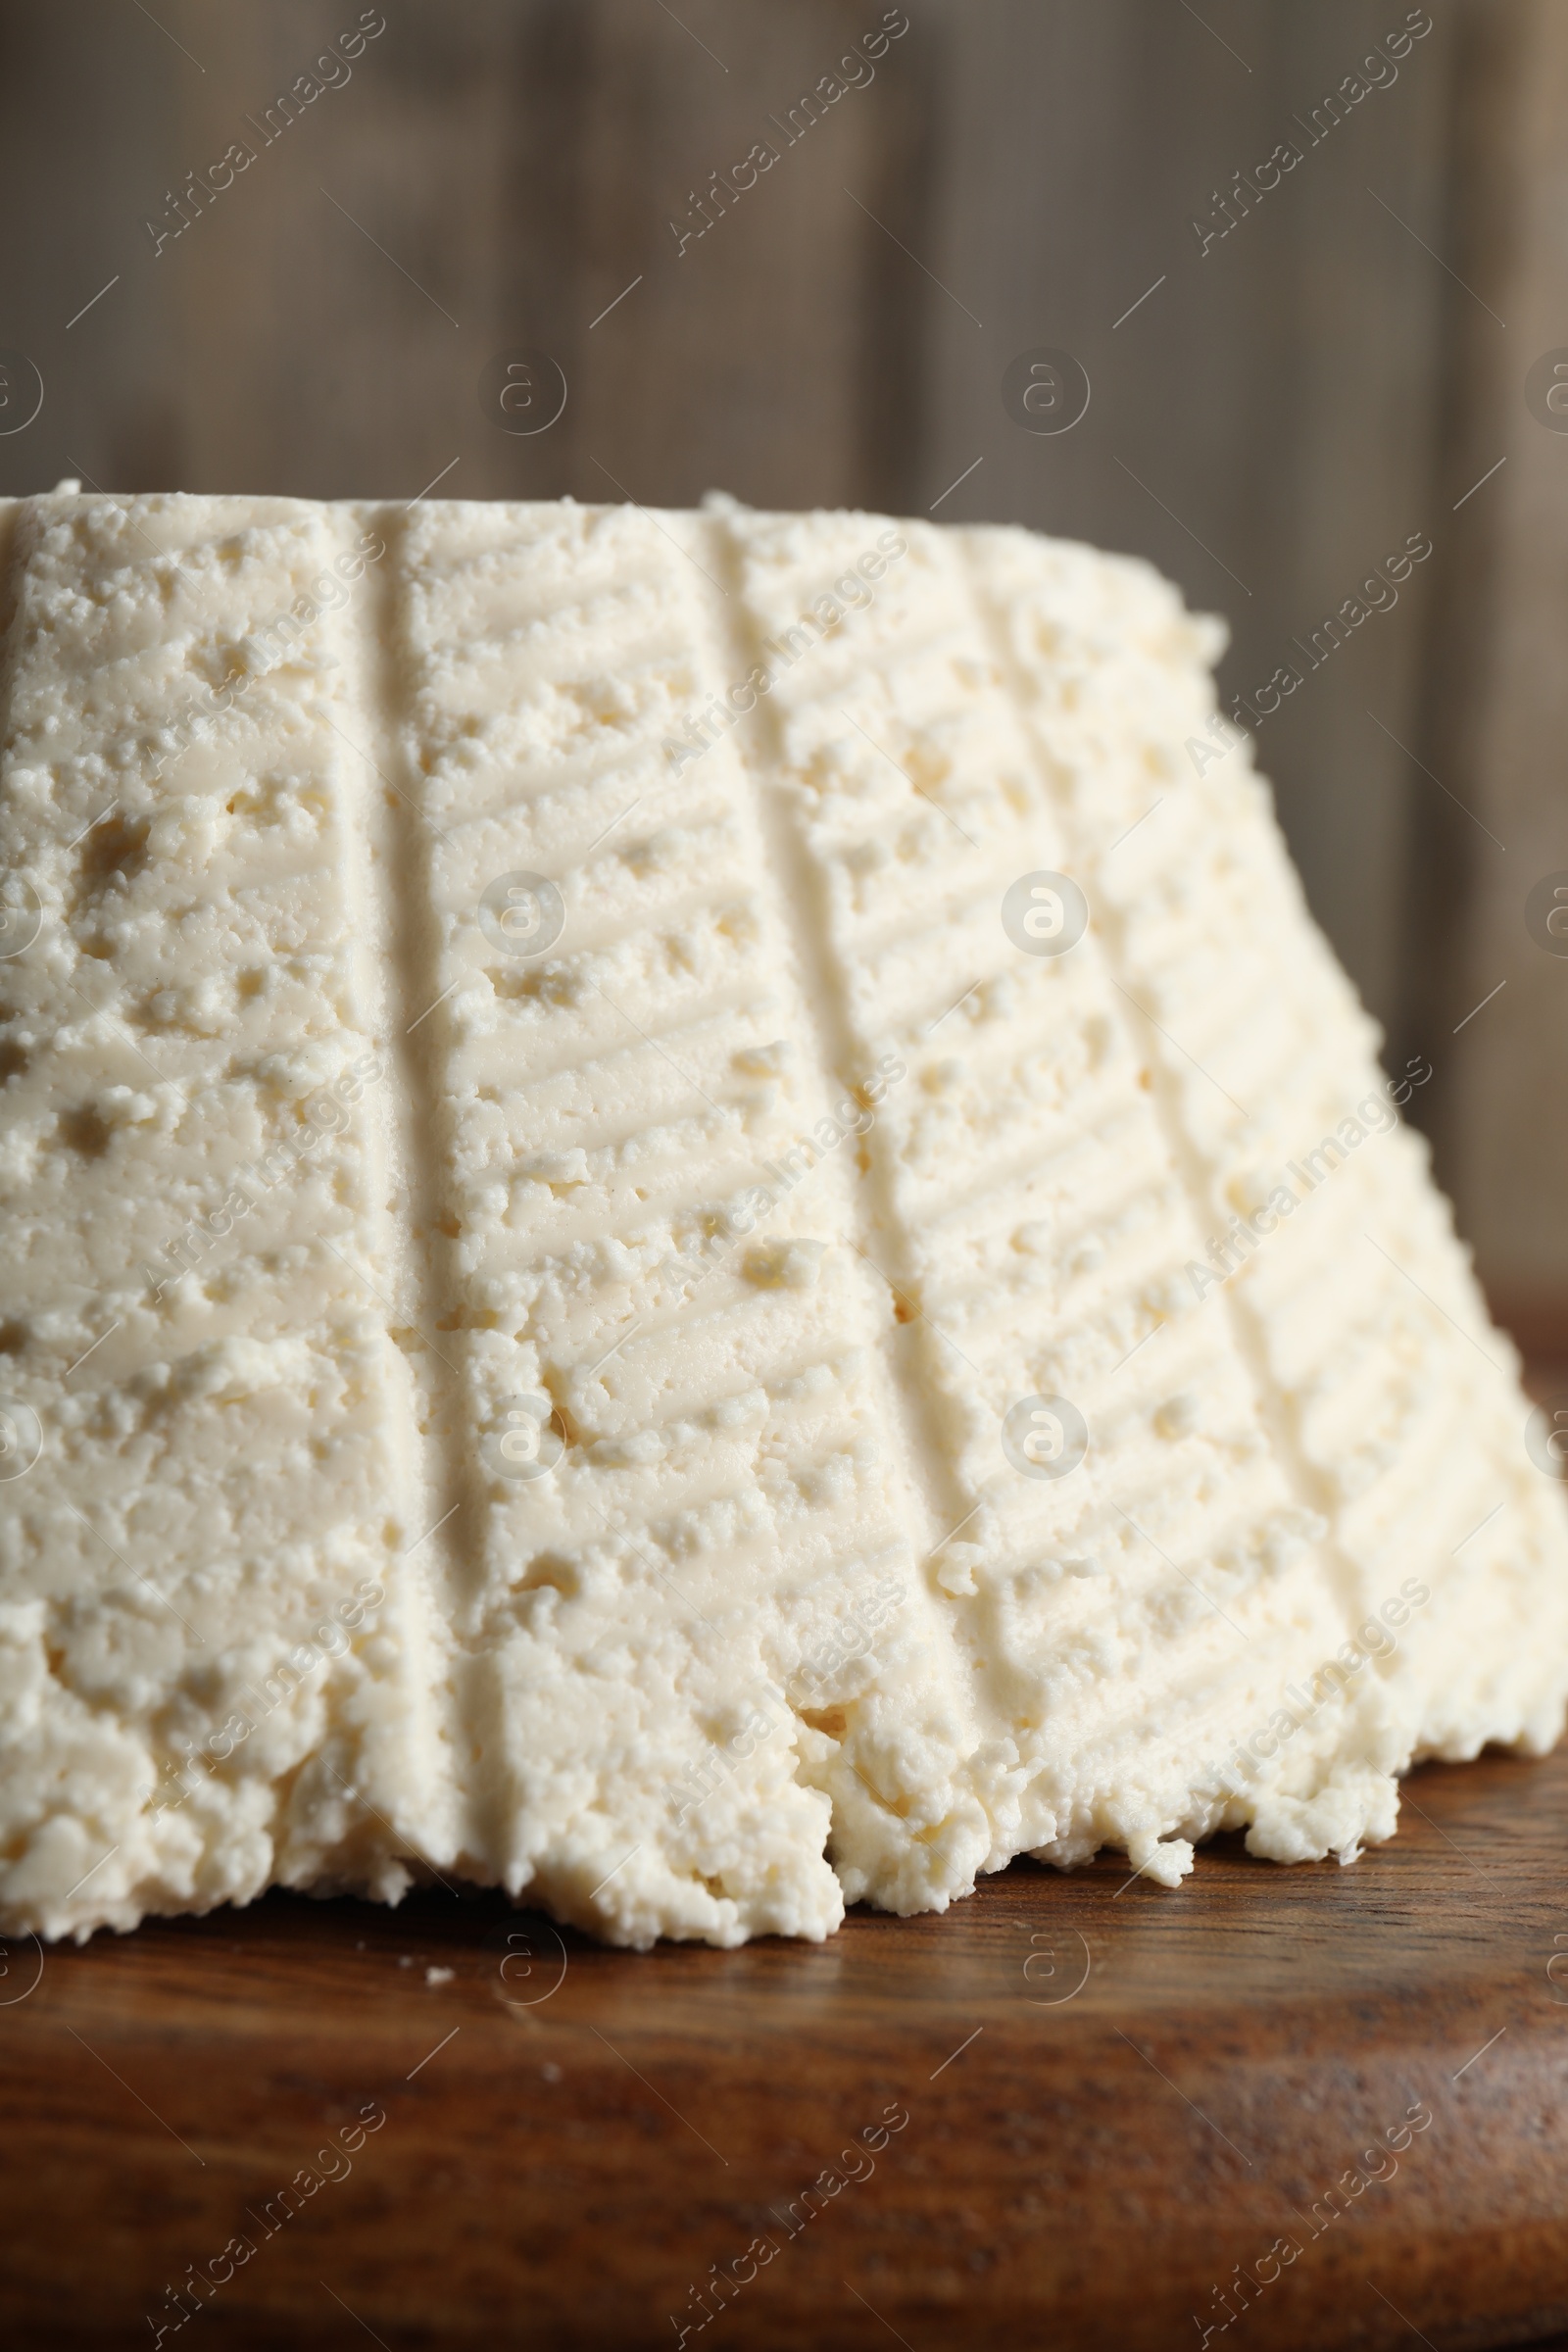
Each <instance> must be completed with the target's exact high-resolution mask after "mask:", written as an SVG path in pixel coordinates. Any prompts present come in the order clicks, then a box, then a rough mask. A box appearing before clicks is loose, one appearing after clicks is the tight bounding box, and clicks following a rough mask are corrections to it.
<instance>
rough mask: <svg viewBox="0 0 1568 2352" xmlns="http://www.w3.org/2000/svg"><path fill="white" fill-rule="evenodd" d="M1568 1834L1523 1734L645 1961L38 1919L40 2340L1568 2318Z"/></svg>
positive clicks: (13, 2155)
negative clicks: (794, 1927)
mask: <svg viewBox="0 0 1568 2352" xmlns="http://www.w3.org/2000/svg"><path fill="white" fill-rule="evenodd" d="M1565 1833H1568V1754H1559V1755H1557V1756H1556V1757H1553V1758H1551V1759H1549V1760H1548V1761H1546V1762H1544V1763H1540V1764H1531V1763H1527V1762H1521V1761H1518V1760H1515V1759H1512V1758H1502V1757H1496V1758H1492V1757H1489V1758H1484V1759H1482V1760H1481V1761H1480V1762H1478V1763H1476V1764H1473V1765H1467V1766H1449V1767H1441V1766H1438V1767H1429V1768H1426V1769H1424V1770H1423V1771H1421V1772H1419V1773H1418V1774H1416V1775H1415V1776H1414V1778H1413V1779H1412V1780H1411V1781H1410V1783H1409V1784H1408V1787H1407V1795H1406V1802H1405V1807H1404V1817H1403V1822H1402V1826H1401V1829H1400V1833H1399V1836H1398V1837H1397V1839H1396V1840H1395V1841H1394V1842H1393V1843H1392V1844H1390V1845H1388V1846H1385V1847H1382V1848H1380V1849H1379V1850H1377V1851H1376V1852H1373V1853H1369V1854H1368V1855H1366V1856H1365V1857H1364V1858H1363V1859H1362V1860H1361V1861H1360V1862H1359V1863H1358V1864H1357V1865H1356V1866H1355V1867H1354V1868H1353V1869H1349V1870H1342V1869H1340V1868H1339V1867H1337V1866H1336V1865H1334V1864H1327V1865H1323V1866H1319V1867H1316V1868H1306V1869H1299V1870H1281V1869H1278V1868H1276V1867H1274V1866H1273V1865H1271V1864H1267V1863H1259V1862H1253V1861H1250V1860H1249V1859H1248V1857H1247V1856H1246V1855H1245V1854H1244V1853H1243V1852H1242V1851H1241V1848H1240V1842H1239V1840H1235V1839H1231V1840H1222V1841H1220V1843H1219V1844H1218V1845H1217V1846H1215V1847H1212V1848H1210V1849H1208V1850H1206V1851H1205V1852H1204V1853H1202V1854H1201V1856H1200V1860H1199V1867H1198V1871H1197V1874H1196V1877H1195V1878H1194V1879H1193V1880H1192V1881H1190V1882H1189V1884H1188V1886H1187V1887H1185V1889H1183V1890H1182V1891H1181V1892H1180V1893H1178V1894H1174V1895H1173V1894H1168V1893H1165V1892H1163V1891H1161V1890H1160V1889H1159V1888H1157V1887H1152V1886H1151V1885H1150V1884H1149V1883H1148V1882H1147V1881H1144V1880H1137V1881H1134V1882H1131V1883H1129V1882H1128V1880H1127V1876H1126V1868H1125V1864H1121V1863H1117V1862H1115V1861H1112V1860H1110V1859H1108V1858H1107V1859H1103V1860H1102V1861H1100V1862H1099V1863H1097V1864H1096V1865H1094V1866H1093V1867H1092V1868H1089V1869H1086V1870H1084V1871H1081V1872H1078V1873H1076V1874H1074V1875H1072V1876H1060V1875H1058V1874H1056V1873H1054V1872H1050V1871H1047V1870H1044V1869H1039V1868H1036V1867H1034V1866H1032V1865H1029V1864H1027V1863H1023V1864H1015V1865H1014V1866H1013V1867H1012V1868H1011V1869H1010V1870H1008V1871H1007V1872H1006V1873H1005V1874H1003V1875H1002V1876H1000V1877H998V1878H996V1879H993V1880H991V1881H990V1882H988V1883H987V1884H986V1885H985V1886H984V1887H982V1888H981V1889H980V1891H979V1892H978V1893H977V1894H976V1895H975V1896H974V1897H973V1898H972V1899H971V1900H970V1901H968V1902H965V1903H961V1904H959V1905H958V1906H957V1907H956V1909H955V1910H953V1911H952V1912H951V1913H949V1914H948V1915H947V1916H946V1917H945V1918H929V1917H927V1918H919V1919H913V1920H907V1921H898V1920H893V1919H889V1918H886V1917H882V1916H874V1915H867V1914H861V1913H857V1914H855V1915H852V1917H851V1918H850V1919H849V1921H848V1922H847V1923H846V1925H845V1927H844V1929H843V1931H842V1933H841V1934H840V1935H839V1936H837V1937H836V1938H834V1939H833V1940H832V1941H830V1942H828V1943H827V1944H825V1945H822V1946H819V1947H811V1946H802V1945H797V1944H786V1943H782V1942H777V1941H768V1942H763V1943H758V1944H753V1945H751V1946H749V1947H747V1948H745V1949H743V1950H740V1951H735V1952H728V1953H724V1952H713V1951H710V1950H707V1949H705V1948H697V1947H673V1946H667V1945H666V1946H662V1947H660V1948H659V1949H658V1950H657V1951H656V1952H654V1953H652V1954H649V1955H646V1956H637V1955H634V1954H628V1953H616V1952H611V1951H606V1950H601V1949H598V1948H595V1947H592V1946H590V1945H588V1944H586V1943H584V1942H583V1941H581V1940H580V1939H579V1938H577V1937H575V1936H569V1935H568V1936H564V1937H562V1936H558V1935H557V1933H556V1931H555V1930H553V1929H552V1928H550V1927H549V1926H548V1925H546V1924H544V1923H542V1922H541V1921H539V1920H538V1919H536V1918H534V1917H533V1916H532V1915H529V1914H522V1913H514V1912H509V1911H507V1910H506V1909H505V1908H504V1907H503V1906H502V1905H501V1904H500V1903H499V1902H497V1901H495V1900H494V1899H492V1898H488V1897H486V1898H470V1899H466V1900H460V1899H457V1898H456V1897H452V1896H448V1895H446V1894H444V1893H442V1892H441V1891H439V1890H431V1891H430V1892H428V1893H423V1894H420V1895H418V1896H417V1897H414V1898H411V1900H410V1901H409V1902H408V1903H406V1904H405V1905H404V1907H403V1909H402V1910H401V1911H399V1912H389V1911H385V1910H381V1909H378V1908H376V1907H373V1906H370V1905H368V1904H360V1903H354V1902H347V1901H344V1902H333V1903H313V1902H310V1901H307V1900H304V1899H300V1898H294V1897H289V1896H283V1895H274V1896H271V1897H270V1898H268V1899H267V1900H266V1901H264V1902H261V1903H258V1904H257V1905H256V1906H255V1907H254V1908H253V1909H252V1910H250V1911H248V1912H242V1913H234V1912H221V1913H218V1914H216V1915H214V1916H213V1917H211V1918H209V1919H206V1920H203V1921H174V1922H152V1923H149V1924H147V1925H146V1926H144V1927H143V1928H141V1929H140V1930H139V1931H138V1932H137V1933H136V1934H135V1935H133V1936H123V1937H116V1936H101V1937H99V1938H97V1939H96V1940H95V1941H94V1942H92V1943H91V1944H90V1945H88V1946H87V1947H86V1948H84V1949H76V1948H74V1947H67V1948H64V1949H61V1948H51V1949H49V1950H48V1951H47V1952H46V1953H45V1954H43V1955H40V1954H39V1953H38V1951H37V1949H36V1947H34V1946H32V1945H30V1944H13V1945H12V1946H11V1947H10V1949H9V1950H8V1951H7V1953H6V1955H5V1966H6V1971H7V1974H6V1976H5V1978H4V1980H3V1981H0V1993H3V1995H4V1997H5V1999H6V2000H7V2002H8V2004H9V2005H8V2006H6V2007H4V2008H3V2009H0V2070H3V2081H4V2098H5V2110H4V2112H5V2114H6V2117H7V2129H6V2131H5V2135H4V2141H3V2158H0V2161H3V2165H4V2196H3V2204H0V2211H3V2213H4V2216H5V2228H4V2237H5V2242H6V2248H7V2251H6V2254H5V2257H4V2260H5V2265H6V2283H5V2286H4V2291H3V2298H0V2319H3V2321H4V2322H5V2336H4V2340H5V2341H6V2343H8V2344H13V2343H14V2344H18V2345H25V2346H29V2347H30V2346H32V2345H42V2344H61V2345H77V2344H92V2345H97V2344H112V2343H130V2342H146V2343H151V2342H154V2341H156V2340H158V2328H159V2327H160V2326H163V2327H166V2328H167V2330H168V2331H167V2332H166V2333H165V2335H164V2336H163V2338H162V2340H163V2341H164V2342H165V2343H166V2344H171V2343H179V2344H180V2345H181V2346H182V2348H183V2347H185V2346H190V2347H195V2346H197V2345H198V2344H200V2343H207V2344H210V2345H215V2346H216V2345H223V2346H228V2345H234V2346H244V2347H249V2346H273V2345H277V2344H282V2343H288V2344H310V2345H317V2344H319V2345H322V2346H336V2345H342V2346H352V2345H354V2344H357V2343H363V2342H364V2341H365V2340H366V2337H367V2335H368V2336H370V2337H371V2338H373V2339H374V2340H376V2341H378V2342H380V2343H381V2344H383V2345H384V2346H385V2347H387V2348H388V2352H405V2348H407V2347H414V2346H435V2345H439V2346H443V2347H447V2346H467V2345H479V2344H508V2345H511V2344H516V2345H528V2346H549V2347H556V2346H562V2347H566V2346H570V2347H579V2346H581V2347H588V2346H593V2347H600V2346H607V2347H608V2346H616V2347H620V2346H627V2347H631V2346H641V2345H659V2344H674V2343H676V2342H677V2341H678V2340H680V2329H681V2327H683V2326H684V2327H688V2328H689V2329H690V2333H689V2334H688V2335H687V2337H686V2339H685V2340H686V2341H687V2342H688V2343H691V2344H702V2345H703V2346H704V2348H705V2352H706V2348H707V2346H708V2345H710V2344H711V2345H721V2344H725V2343H727V2344H729V2345H731V2346H734V2347H737V2348H738V2347H746V2348H747V2352H751V2348H753V2347H757V2348H759V2352H761V2348H765V2347H773V2346H786V2345H788V2346H795V2345H810V2346H813V2347H823V2348H836V2347H840V2346H842V2347H845V2348H846V2352H849V2348H851V2347H854V2348H855V2352H860V2348H861V2347H874V2346H876V2345H879V2344H887V2343H890V2342H894V2341H900V2342H903V2343H904V2344H905V2345H906V2346H907V2347H909V2352H934V2347H936V2346H939V2345H942V2346H948V2345H965V2346H967V2345H992V2344H1003V2343H1006V2344H1009V2345H1011V2344H1017V2345H1027V2346H1035V2345H1047V2344H1051V2345H1070V2346H1080V2345H1082V2346H1105V2347H1120V2346H1128V2347H1138V2346H1146V2345H1148V2346H1155V2345H1159V2346H1163V2345H1175V2344H1180V2343H1198V2342H1200V2341H1201V2337H1202V2328H1203V2327H1204V2326H1205V2325H1214V2327H1215V2329H1216V2332H1215V2335H1214V2336H1213V2337H1212V2338H1211V2339H1210V2340H1212V2341H1219V2342H1231V2341H1237V2340H1239V2341H1243V2342H1245V2343H1249V2344H1253V2345H1293V2346H1294V2345H1301V2346H1307V2345H1312V2346H1323V2345H1341V2344H1344V2345H1362V2344H1365V2345H1382V2344H1389V2345H1395V2344H1405V2343H1415V2342H1416V2341H1417V2340H1418V2336H1417V2334H1415V2333H1413V2332H1412V2330H1418V2331H1419V2338H1420V2339H1424V2340H1426V2341H1428V2342H1429V2343H1431V2344H1434V2345H1438V2346H1450V2345H1476V2346H1479V2345H1500V2344H1512V2343H1519V2342H1526V2341H1538V2340H1541V2339H1543V2338H1544V2337H1546V2336H1548V2335H1550V2334H1551V2333H1552V2332H1553V2331H1554V2330H1556V2329H1559V2328H1563V2327H1568V2229H1565V2227H1564V2222H1565V2207H1568V2114H1565V2100H1564V2092H1565V2089H1568V1869H1565V1853H1568V1836H1565ZM509 1938H511V1939H512V1940H511V1944H510V1957H509V1946H508V1939H509ZM1554 1953H1557V1954H1561V1955H1562V1958H1561V1962H1560V1964H1558V1963H1554V1960H1553V1955H1554ZM40 1960H41V1965H40ZM431 1971H450V1972H451V1973H450V1975H440V1976H437V1977H435V1978H434V1979H433V1980H432V1978H431V1976H430V1973H429V1972H431ZM1554 1978H1560V1979H1562V1980H1563V1982H1562V1983H1560V1984H1559V1983H1556V1982H1554V1981H1553V1980H1554ZM1412 2111H1413V2112H1412ZM1422 2117H1425V2118H1427V2119H1428V2120H1427V2121H1426V2122H1425V2124H1424V2125H1423V2124H1421V2122H1420V2118H1422ZM378 2118H381V2119H384V2120H381V2121H379V2122H377V2120H376V2119H378ZM1407 2119H1409V2120H1410V2121H1411V2122H1413V2123H1414V2124H1415V2125H1416V2127H1417V2128H1416V2129H1414V2130H1413V2131H1409V2132H1408V2136H1407V2143H1406V2144H1403V2145H1402V2146H1400V2145H1399V2144H1398V2143H1400V2142H1401V2141H1403V2140H1406V2121H1407ZM372 2127H373V2128H372ZM1391 2133H1392V2137H1393V2139H1394V2142H1395V2143H1396V2147H1397V2153H1396V2152H1395V2149H1392V2148H1391V2147H1390V2146H1389V2135H1390V2134H1391ZM1380 2145H1381V2152H1378V2151H1379V2148H1380ZM334 2151H335V2152H334ZM327 2176H336V2177H335V2178H328V2177H327ZM1374 2176H1381V2177H1374ZM290 2182H294V2183H296V2184H297V2185H296V2190H295V2196H294V2199H293V2200H292V2204H297V2206H298V2210H297V2211H294V2210H292V2207H291V2209H290V2210H289V2211H288V2212H287V2213H285V2210H284V2201H282V2200H281V2199H280V2192H281V2191H282V2190H283V2189H284V2187H285V2185H286V2184H288V2183H290ZM313 2182H314V2183H315V2185H314V2186H313V2185H311V2184H312V2183H313ZM813 2183H816V2184H818V2185H817V2187H816V2189H815V2192H814V2193H813V2194H812V2195H810V2196H809V2197H808V2196H807V2194H806V2192H807V2191H808V2190H809V2189H811V2187H812V2184H813ZM1336 2183H1338V2184H1339V2192H1338V2195H1337V2197H1336V2199H1335V2200H1334V2202H1333V2203H1332V2204H1330V2203H1329V2202H1327V2201H1326V2200H1327V2197H1328V2192H1329V2190H1330V2188H1331V2187H1332V2186H1334V2184H1336ZM1357 2184H1358V2185H1357ZM236 2237H242V2238H244V2239H245V2240H247V2241H248V2242H249V2244H250V2245H251V2246H252V2247H253V2248H254V2251H253V2252H251V2253H250V2254H248V2255H246V2256H244V2259H243V2260H242V2261H239V2262H238V2267H235V2264H236V2259H237V2257H238V2255H239V2254H240V2253H242V2251H243V2249H242V2248H231V2249H230V2251H229V2253H228V2254H227V2256H226V2257H225V2255H224V2249H225V2248H229V2247H230V2241H231V2240H232V2239H235V2238H236ZM1281 2240H1285V2241H1288V2243H1289V2244H1294V2246H1295V2248H1296V2249H1297V2251H1296V2252H1295V2253H1294V2255H1293V2256H1292V2257H1291V2259H1290V2260H1289V2262H1288V2263H1286V2262H1285V2260H1284V2257H1285V2255H1286V2252H1287V2250H1288V2247H1287V2246H1285V2245H1281V2246H1279V2248H1278V2251H1277V2252H1276V2253H1275V2255H1274V2257H1273V2259H1272V2261H1270V2259H1269V2249H1271V2248H1274V2247H1276V2246H1277V2244H1278V2241H1281ZM759 2241H760V2242H759ZM769 2248H771V2249H772V2250H771V2251H769V2250H768V2249H769ZM749 2249H752V2251H750V2252H749ZM192 2265H194V2266H196V2269H197V2271H198V2272H200V2271H203V2270H205V2271H206V2272H207V2273H208V2275H209V2277H210V2278H222V2281H223V2282H222V2283H221V2284H216V2285H213V2286H210V2287H209V2288H208V2289H207V2290H206V2291H205V2292H198V2295H197V2298H196V2299H197V2300H199V2303H200V2308H199V2310H198V2311H196V2312H195V2313H194V2314H193V2316H191V2317H189V2318H188V2319H186V2320H185V2321H184V2323H183V2325H179V2324H178V2322H179V2311H180V2308H181V2307H180V2305H179V2304H178V2303H176V2302H175V2301H174V2300H173V2299H172V2297H171V2296H170V2295H169V2294H168V2293H166V2289H168V2288H172V2287H176V2286H177V2285H178V2283H179V2282H180V2281H181V2280H182V2279H184V2280H186V2281H187V2284H188V2281H189V2278H190V2270H189V2266H192ZM715 2266H717V2269H718V2272H719V2274H720V2276H722V2275H723V2274H725V2273H727V2274H728V2275H729V2278H730V2279H731V2284H730V2285H729V2286H728V2287H727V2288H725V2287H722V2286H720V2287H718V2288H716V2289H715V2288H714V2286H713V2283H712V2281H713V2278H714V2268H715ZM1236 2266H1241V2268H1242V2272H1243V2274H1244V2275H1245V2274H1250V2275H1251V2277H1252V2279H1253V2281H1254V2283H1252V2284H1251V2286H1250V2288H1247V2287H1244V2288H1243V2289H1242V2290H1241V2292H1242V2293H1243V2294H1244V2295H1245V2296H1247V2297H1248V2298H1249V2300H1250V2309H1248V2310H1246V2312H1245V2315H1242V2314H1241V2312H1240V2307H1239V2306H1238V2304H1237V2302H1236V2292H1237V2290H1236V2287H1235V2281H1236V2278H1237V2267H1236ZM225 2269H228V2270H232V2276H231V2277H228V2278H223V2274H224V2272H225ZM1259 2274H1261V2275H1262V2278H1263V2279H1264V2281H1265V2282H1264V2283H1263V2284H1261V2285H1259V2284H1258V2283H1256V2280H1257V2278H1258V2276H1259ZM1227 2283H1228V2284H1229V2287H1230V2290H1231V2305H1230V2307H1231V2309H1232V2310H1235V2311H1237V2312H1238V2317H1237V2318H1236V2320H1235V2321H1234V2323H1233V2324H1232V2325H1231V2326H1229V2327H1226V2329H1225V2332H1224V2334H1223V2335H1221V2334H1220V2333H1219V2331H1218V2323H1220V2322H1223V2321H1224V2319H1225V2307H1224V2305H1223V2304H1222V2302H1221V2300H1220V2298H1219V2294H1218V2293H1217V2291H1216V2290H1221V2289H1224V2288H1225V2287H1226V2286H1227ZM705 2284H706V2290H707V2291H706V2293H705V2292H704V2291H703V2290H704V2287H705ZM705 2307H706V2308H707V2309H708V2310H710V2311H711V2312H712V2313H713V2314H714V2316H712V2317H711V2319H709V2320H708V2321H707V2322H706V2324H701V2323H702V2322H703V2311H704V2308H705ZM1195 2315H1196V2321H1195Z"/></svg>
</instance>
